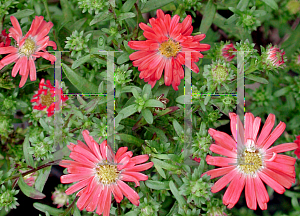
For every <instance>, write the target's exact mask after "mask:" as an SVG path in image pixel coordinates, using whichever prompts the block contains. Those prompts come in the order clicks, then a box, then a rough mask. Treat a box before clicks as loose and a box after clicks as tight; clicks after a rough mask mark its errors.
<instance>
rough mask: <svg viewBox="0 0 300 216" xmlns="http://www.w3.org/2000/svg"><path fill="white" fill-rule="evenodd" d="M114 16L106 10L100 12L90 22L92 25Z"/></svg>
mask: <svg viewBox="0 0 300 216" xmlns="http://www.w3.org/2000/svg"><path fill="white" fill-rule="evenodd" d="M111 18H113V15H112V14H111V13H110V12H109V11H106V12H100V13H98V14H97V15H96V16H95V17H94V19H93V20H92V21H91V22H90V26H92V25H94V24H96V23H98V22H103V21H107V20H109V19H111Z"/></svg>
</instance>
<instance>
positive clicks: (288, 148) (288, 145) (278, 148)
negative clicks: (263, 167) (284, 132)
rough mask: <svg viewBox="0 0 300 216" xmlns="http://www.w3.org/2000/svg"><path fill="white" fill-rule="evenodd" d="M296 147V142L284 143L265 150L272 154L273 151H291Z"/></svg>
mask: <svg viewBox="0 0 300 216" xmlns="http://www.w3.org/2000/svg"><path fill="white" fill-rule="evenodd" d="M297 148H298V145H297V144H296V143H284V144H280V145H277V146H274V147H272V148H269V149H268V150H267V151H266V152H267V154H273V152H274V153H281V152H286V151H292V150H295V149H297Z"/></svg>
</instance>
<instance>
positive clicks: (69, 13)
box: [60, 0, 73, 21]
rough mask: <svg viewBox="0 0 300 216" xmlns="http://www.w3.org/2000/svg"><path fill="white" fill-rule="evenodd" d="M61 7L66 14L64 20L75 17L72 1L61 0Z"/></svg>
mask: <svg viewBox="0 0 300 216" xmlns="http://www.w3.org/2000/svg"><path fill="white" fill-rule="evenodd" d="M60 5H61V9H62V12H63V15H64V21H69V20H72V19H73V15H72V10H71V5H70V2H69V1H67V0H60Z"/></svg>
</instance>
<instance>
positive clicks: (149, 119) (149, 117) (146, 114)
mask: <svg viewBox="0 0 300 216" xmlns="http://www.w3.org/2000/svg"><path fill="white" fill-rule="evenodd" d="M142 115H143V117H144V118H145V120H146V122H147V123H148V124H152V123H153V115H152V113H151V111H150V110H148V109H143V110H142Z"/></svg>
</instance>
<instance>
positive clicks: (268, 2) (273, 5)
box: [262, 0, 278, 10]
mask: <svg viewBox="0 0 300 216" xmlns="http://www.w3.org/2000/svg"><path fill="white" fill-rule="evenodd" d="M262 1H263V2H264V3H265V4H266V5H268V6H270V7H271V8H272V9H273V10H278V4H277V3H276V1H274V0H262Z"/></svg>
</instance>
